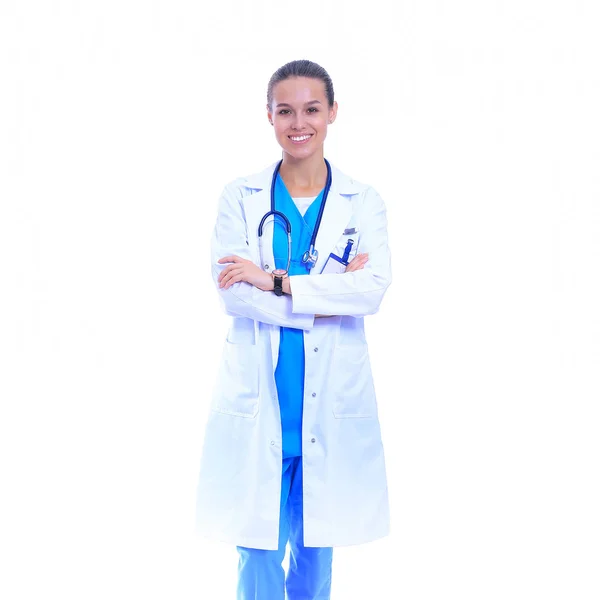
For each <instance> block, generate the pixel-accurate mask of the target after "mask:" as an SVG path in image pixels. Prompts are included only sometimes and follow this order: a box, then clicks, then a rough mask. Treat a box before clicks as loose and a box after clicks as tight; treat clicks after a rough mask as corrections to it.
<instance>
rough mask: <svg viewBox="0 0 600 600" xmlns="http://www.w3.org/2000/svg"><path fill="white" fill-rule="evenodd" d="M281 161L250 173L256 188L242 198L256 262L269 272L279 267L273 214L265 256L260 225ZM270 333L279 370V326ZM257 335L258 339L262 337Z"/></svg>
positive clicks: (249, 182)
mask: <svg viewBox="0 0 600 600" xmlns="http://www.w3.org/2000/svg"><path fill="white" fill-rule="evenodd" d="M277 162H279V161H277ZM277 162H275V163H273V164H272V165H270V166H269V167H267V168H266V169H264V170H263V171H261V172H260V173H256V174H255V175H251V176H249V177H246V179H245V181H244V182H243V184H242V185H244V186H245V187H247V188H249V189H251V190H252V192H251V193H247V194H245V195H244V198H243V199H242V205H243V207H244V214H245V216H246V227H247V235H248V243H249V245H250V250H251V252H252V258H253V260H254V263H255V264H257V265H259V266H260V267H261V268H262V269H264V270H265V271H268V272H271V271H272V270H273V269H274V268H275V258H274V256H273V224H274V219H273V217H272V216H270V217H268V218H267V220H266V222H265V224H264V226H263V234H262V256H260V250H259V248H260V245H259V238H258V226H259V225H260V222H261V220H262V218H263V216H264V215H265V214H266V213H267V212H269V211H270V210H271V181H272V180H273V172H274V171H275V167H276V166H277ZM260 293H267V292H260ZM269 334H270V338H271V359H272V361H273V362H272V364H273V372H275V367H276V366H277V359H278V356H279V327H269ZM256 339H257V340H258V339H259V337H257V338H256ZM273 376H274V375H273Z"/></svg>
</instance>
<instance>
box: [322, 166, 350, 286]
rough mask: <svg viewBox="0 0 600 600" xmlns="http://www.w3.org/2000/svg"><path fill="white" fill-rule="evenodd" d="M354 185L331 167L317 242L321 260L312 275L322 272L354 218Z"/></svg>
mask: <svg viewBox="0 0 600 600" xmlns="http://www.w3.org/2000/svg"><path fill="white" fill-rule="evenodd" d="M330 164H331V162H330ZM352 183H353V182H352V181H351V180H349V178H348V177H347V176H346V175H344V174H343V173H342V172H341V171H339V170H338V169H336V168H335V167H334V166H333V165H331V188H330V189H329V195H328V196H327V202H326V203H325V210H324V211H323V217H322V219H321V225H320V227H319V232H318V233H317V239H316V241H315V248H316V249H317V251H318V252H319V258H318V259H317V262H316V264H315V266H314V267H313V268H312V269H311V271H310V274H311V275H318V274H319V273H320V272H321V270H322V269H323V266H324V265H325V263H326V262H327V259H328V258H329V253H330V252H333V250H334V247H335V245H336V243H337V241H338V240H339V238H340V236H341V235H342V234H343V232H344V229H345V228H346V225H347V224H348V222H349V221H350V219H351V218H352V207H351V206H350V198H348V194H354V193H357V192H356V191H354V188H353V185H352Z"/></svg>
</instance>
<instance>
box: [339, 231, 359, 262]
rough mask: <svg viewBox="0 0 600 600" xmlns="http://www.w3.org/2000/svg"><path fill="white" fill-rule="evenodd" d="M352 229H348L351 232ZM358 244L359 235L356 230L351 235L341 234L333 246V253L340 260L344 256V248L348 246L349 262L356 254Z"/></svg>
mask: <svg viewBox="0 0 600 600" xmlns="http://www.w3.org/2000/svg"><path fill="white" fill-rule="evenodd" d="M352 229H354V228H349V231H352ZM359 242H360V234H359V232H358V229H355V230H354V231H352V233H343V234H342V235H341V236H340V237H339V239H338V241H337V242H336V244H335V250H334V253H335V254H337V256H339V257H340V258H342V257H343V256H344V253H345V251H346V248H347V247H348V245H349V244H350V253H349V254H348V262H350V261H351V260H352V259H353V258H354V257H355V256H356V254H357V253H358V246H359Z"/></svg>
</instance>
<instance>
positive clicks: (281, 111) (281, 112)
mask: <svg viewBox="0 0 600 600" xmlns="http://www.w3.org/2000/svg"><path fill="white" fill-rule="evenodd" d="M286 111H287V112H289V111H288V109H287V108H282V109H281V110H280V111H279V114H280V115H282V114H283V113H284V112H286Z"/></svg>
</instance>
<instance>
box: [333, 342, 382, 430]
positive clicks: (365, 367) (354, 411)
mask: <svg viewBox="0 0 600 600" xmlns="http://www.w3.org/2000/svg"><path fill="white" fill-rule="evenodd" d="M332 374H333V375H332V378H331V379H332V384H333V389H332V395H333V407H332V410H333V416H334V417H335V418H336V419H348V418H358V417H362V418H366V417H374V416H375V414H376V400H375V388H374V385H373V376H372V374H371V363H370V361H369V352H368V349H367V345H366V344H349V345H347V346H336V347H335V348H334V355H333V363H332Z"/></svg>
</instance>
